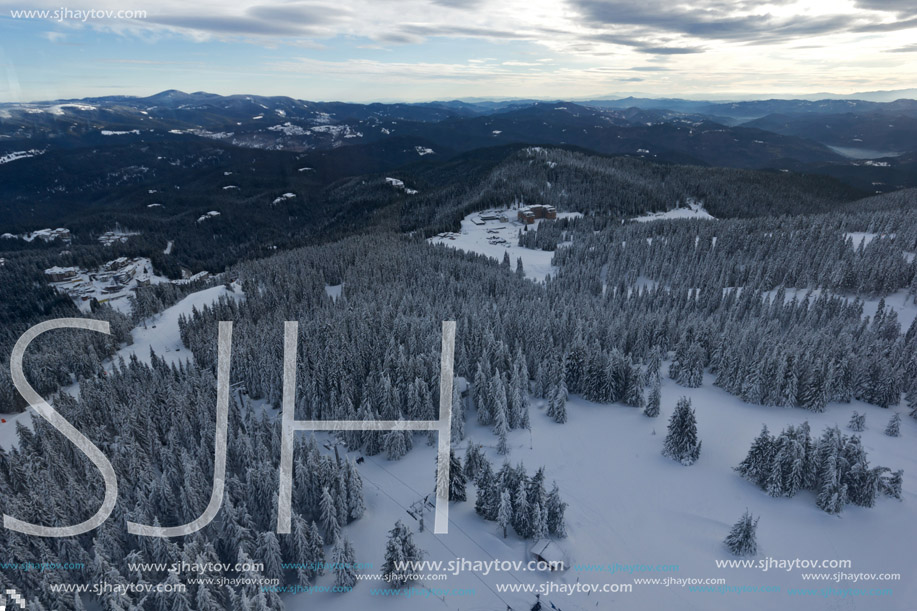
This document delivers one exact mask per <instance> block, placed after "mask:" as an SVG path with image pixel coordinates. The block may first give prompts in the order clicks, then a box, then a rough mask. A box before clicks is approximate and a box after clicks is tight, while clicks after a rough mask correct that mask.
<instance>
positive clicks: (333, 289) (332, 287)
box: [325, 283, 344, 301]
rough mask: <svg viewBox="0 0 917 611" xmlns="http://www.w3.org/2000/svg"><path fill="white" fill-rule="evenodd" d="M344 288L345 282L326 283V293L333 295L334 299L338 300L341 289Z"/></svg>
mask: <svg viewBox="0 0 917 611" xmlns="http://www.w3.org/2000/svg"><path fill="white" fill-rule="evenodd" d="M343 288H344V283H341V284H326V285H325V293H326V294H327V295H328V296H329V297H331V298H332V299H333V300H335V301H337V300H338V297H340V296H341V290H342V289H343Z"/></svg>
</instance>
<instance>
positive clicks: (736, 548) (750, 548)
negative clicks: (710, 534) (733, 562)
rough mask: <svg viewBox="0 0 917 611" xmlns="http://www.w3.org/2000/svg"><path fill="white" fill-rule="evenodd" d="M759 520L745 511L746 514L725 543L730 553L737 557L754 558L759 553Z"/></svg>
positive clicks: (731, 531) (730, 532) (734, 526)
mask: <svg viewBox="0 0 917 611" xmlns="http://www.w3.org/2000/svg"><path fill="white" fill-rule="evenodd" d="M759 519H760V518H755V517H753V516H752V515H751V514H750V513H749V512H748V510H747V509H746V510H745V513H744V514H742V517H741V518H739V521H738V522H736V523H735V524H734V525H733V527H732V529H731V530H730V531H729V534H728V535H727V536H726V540H725V541H724V543H725V544H726V547H727V548H729V551H730V552H732V553H733V554H734V555H736V556H754V555H755V554H757V553H758V542H757V537H756V535H757V530H758V520H759Z"/></svg>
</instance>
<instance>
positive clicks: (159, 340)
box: [0, 284, 244, 449]
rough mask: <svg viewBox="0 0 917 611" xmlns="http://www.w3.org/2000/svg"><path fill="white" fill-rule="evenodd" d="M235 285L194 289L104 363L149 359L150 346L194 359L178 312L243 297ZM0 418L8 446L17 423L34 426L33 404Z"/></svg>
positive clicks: (168, 357)
mask: <svg viewBox="0 0 917 611" xmlns="http://www.w3.org/2000/svg"><path fill="white" fill-rule="evenodd" d="M233 288H234V290H233V291H230V290H227V288H226V287H225V286H224V285H222V284H221V285H219V286H214V287H210V288H208V289H204V290H202V291H197V292H194V293H191V294H190V295H187V296H186V297H185V298H184V299H182V300H181V301H179V302H178V303H176V304H175V305H173V306H171V307H169V308H166V309H165V310H163V311H162V312H160V313H159V314H156V315H154V316H151V317H150V318H148V319H147V320H146V321H144V322H143V323H142V324H141V325H140V326H138V327H136V328H135V329H133V330H132V331H131V337H132V338H133V340H134V343H133V344H131V345H129V346H123V347H122V348H121V349H120V350H118V352H117V353H115V356H114V358H113V359H106V361H105V362H104V363H103V366H104V367H105V369H106V370H107V371H111V367H112V363H113V362H115V361H117V360H118V358H123V359H124V360H125V361H127V360H128V359H130V357H131V355H136V356H137V358H138V359H139V360H140V361H141V362H144V363H149V362H150V348H152V349H153V350H154V351H155V352H156V354H157V355H159V356H160V357H161V358H163V359H165V361H166V362H168V363H169V364H172V363H175V364H178V363H179V362H181V361H191V362H193V361H194V356H193V355H192V354H191V351H190V350H188V349H187V348H186V347H185V346H183V345H182V343H181V336H180V334H179V331H178V318H179V316H181V315H182V314H184V315H185V316H187V315H189V314H190V313H191V310H192V308H197V309H198V310H200V309H202V308H203V307H204V306H205V305H210V304H212V303H214V302H215V301H216V300H217V299H219V298H220V296H221V295H229V296H231V297H233V298H234V299H242V298H244V296H243V294H242V290H241V287H240V286H239V285H238V284H233ZM63 390H64V392H67V393H69V394H72V395H76V394H78V393H79V385H78V384H73V385H71V386H69V387H67V388H65V389H63ZM0 418H2V419H4V420H6V422H0V448H3V449H9V448H11V447H13V446H14V445H16V444H17V443H18V441H17V438H16V423H21V424H23V425H24V426H31V423H32V408H28V409H27V410H26V411H25V412H23V413H21V414H15V415H6V414H3V415H0Z"/></svg>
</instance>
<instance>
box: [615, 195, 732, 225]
mask: <svg viewBox="0 0 917 611" xmlns="http://www.w3.org/2000/svg"><path fill="white" fill-rule="evenodd" d="M667 219H699V220H704V221H711V220H715V219H716V217H714V216H713V215H711V214H710V213H709V212H707V211H706V210H705V209H704V206H703V204H701V203H699V202H696V201H693V200H691V201H688V202H687V205H685V206H679V207H678V208H673V209H672V210H668V211H666V212H647V213H646V214H644V215H642V216H637V217H634V218H632V219H631V220H632V221H637V222H638V223H646V222H649V221H662V220H667Z"/></svg>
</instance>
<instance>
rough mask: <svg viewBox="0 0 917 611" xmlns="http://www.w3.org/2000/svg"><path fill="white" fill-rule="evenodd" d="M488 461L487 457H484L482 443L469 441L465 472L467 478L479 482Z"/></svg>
mask: <svg viewBox="0 0 917 611" xmlns="http://www.w3.org/2000/svg"><path fill="white" fill-rule="evenodd" d="M486 462H487V459H486V458H485V457H484V452H483V450H482V449H481V444H477V443H474V442H469V444H468V450H467V451H466V452H465V467H464V472H465V478H466V480H468V481H472V482H477V481H478V476H479V474H480V473H481V470H482V469H483V467H484V464H485V463H486ZM488 466H489V465H488Z"/></svg>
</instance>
